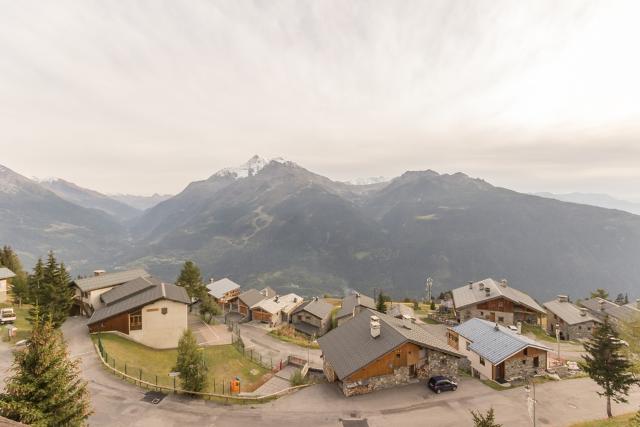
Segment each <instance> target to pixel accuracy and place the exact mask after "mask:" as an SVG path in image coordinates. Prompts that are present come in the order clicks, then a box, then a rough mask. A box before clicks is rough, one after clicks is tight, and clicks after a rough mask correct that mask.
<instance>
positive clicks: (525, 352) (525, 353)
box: [522, 348, 529, 356]
mask: <svg viewBox="0 0 640 427" xmlns="http://www.w3.org/2000/svg"><path fill="white" fill-rule="evenodd" d="M522 353H524V355H525V356H526V355H527V354H528V353H529V349H528V348H525V349H524V350H522Z"/></svg>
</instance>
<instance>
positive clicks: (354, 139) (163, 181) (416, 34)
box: [0, 0, 640, 198]
mask: <svg viewBox="0 0 640 427" xmlns="http://www.w3.org/2000/svg"><path fill="white" fill-rule="evenodd" d="M638 16H640V2H637V1H629V2H623V1H614V2H612V1H602V2H593V3H592V2H587V1H578V2H571V1H562V2H558V1H557V0H553V1H537V0H536V1H530V2H524V1H494V0H491V1H471V0H469V1H451V0H446V1H415V2H413V1H379V2H373V1H371V2H359V1H344V0H338V1H328V0H318V1H315V2H305V1H298V0H296V1H255V2H249V1H238V0H232V1H219V2H214V1H195V0H189V1H181V2H178V1H166V2H162V1H159V0H149V1H129V0H122V1H106V2H105V1H91V0H82V1H77V0H74V1H68V2H64V1H56V2H42V1H33V2H31V1H25V0H20V1H15V0H1V1H0V132H1V133H0V164H4V165H6V166H8V167H10V168H12V169H14V170H16V171H17V172H19V173H22V174H24V175H27V176H34V175H35V176H39V177H44V176H58V177H62V178H65V179H68V180H71V181H73V182H76V183H78V184H80V185H83V186H86V187H90V188H94V189H97V190H99V191H102V192H107V193H115V192H122V193H140V194H150V193H153V192H160V193H175V192H178V191H180V190H181V189H182V188H184V186H185V185H186V184H187V183H188V182H190V181H193V180H196V179H203V178H206V177H207V176H209V175H211V174H212V173H214V172H215V171H216V170H218V169H220V168H222V167H225V166H234V165H236V164H239V163H242V162H244V161H245V160H246V159H248V158H249V157H251V156H252V155H253V154H259V155H262V156H264V157H277V156H282V157H285V158H287V159H290V160H293V161H295V162H297V163H299V164H301V165H303V166H305V167H307V168H308V169H311V170H313V171H315V172H318V173H322V174H325V175H327V176H329V177H331V178H334V179H341V180H348V179H353V178H357V177H367V176H379V175H383V176H395V175H397V174H400V173H402V172H403V171H405V170H407V169H413V170H416V169H434V170H436V171H439V172H456V171H462V172H465V173H468V174H470V175H472V176H478V177H482V178H485V179H487V180H488V181H491V182H493V183H495V184H498V185H503V186H507V187H510V188H514V189H518V190H521V191H555V192H564V191H592V192H607V193H610V194H614V195H618V196H622V197H627V198H640V141H639V137H640V121H639V119H640V102H639V100H640V82H639V81H640V77H639V76H640V56H639V55H638V49H639V48H638V42H639V40H640V26H638V25H637V17H638Z"/></svg>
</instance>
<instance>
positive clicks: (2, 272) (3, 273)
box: [0, 267, 16, 280]
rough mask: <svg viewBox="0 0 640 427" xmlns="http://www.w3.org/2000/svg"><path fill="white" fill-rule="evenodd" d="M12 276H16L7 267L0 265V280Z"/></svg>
mask: <svg viewBox="0 0 640 427" xmlns="http://www.w3.org/2000/svg"><path fill="white" fill-rule="evenodd" d="M12 277H16V274H15V273H14V272H13V271H11V270H9V269H8V268H7V267H0V280H4V279H11V278H12Z"/></svg>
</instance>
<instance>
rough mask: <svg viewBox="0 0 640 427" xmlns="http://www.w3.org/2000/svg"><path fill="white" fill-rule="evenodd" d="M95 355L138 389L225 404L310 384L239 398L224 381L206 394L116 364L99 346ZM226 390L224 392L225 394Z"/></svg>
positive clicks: (255, 399)
mask: <svg viewBox="0 0 640 427" xmlns="http://www.w3.org/2000/svg"><path fill="white" fill-rule="evenodd" d="M94 347H95V350H96V353H97V355H98V357H99V358H100V361H101V362H102V364H103V365H104V366H105V367H106V368H108V369H109V370H110V371H112V372H113V373H114V374H115V375H117V376H119V377H122V379H125V380H128V381H131V382H133V383H134V384H135V385H139V386H140V387H144V388H147V389H150V390H156V391H167V392H173V393H175V394H187V395H190V396H195V397H200V398H203V399H213V400H221V401H224V402H226V403H239V404H246V403H263V402H268V401H270V400H272V399H275V398H278V397H280V396H284V395H286V394H289V393H292V392H294V391H296V390H299V389H301V388H305V387H308V386H309V385H310V384H303V385H300V386H295V387H289V388H287V389H284V390H280V391H278V392H276V393H272V394H268V395H263V396H247V395H245V396H241V395H237V394H231V393H230V391H229V386H230V383H229V382H227V383H226V384H225V382H224V380H223V381H222V383H221V384H220V389H219V390H220V391H221V392H220V393H217V392H214V393H206V392H194V391H189V390H184V389H182V388H180V387H179V384H178V381H177V379H176V377H173V378H169V377H163V376H159V375H153V374H151V375H150V374H149V373H145V372H144V370H143V369H142V368H131V367H128V366H127V365H126V363H124V364H118V361H117V360H116V359H115V358H113V357H111V356H110V355H109V354H108V353H107V352H106V351H105V350H104V347H102V346H101V345H99V344H94ZM225 390H226V392H225Z"/></svg>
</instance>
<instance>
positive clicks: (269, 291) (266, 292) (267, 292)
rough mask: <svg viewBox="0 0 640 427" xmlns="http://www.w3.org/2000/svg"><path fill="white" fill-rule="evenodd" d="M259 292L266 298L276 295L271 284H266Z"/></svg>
mask: <svg viewBox="0 0 640 427" xmlns="http://www.w3.org/2000/svg"><path fill="white" fill-rule="evenodd" d="M260 293H261V294H262V295H264V296H265V297H266V298H273V297H275V296H276V295H277V292H276V291H275V290H274V289H273V288H272V287H271V286H267V287H266V288H264V289H262V290H261V291H260Z"/></svg>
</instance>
